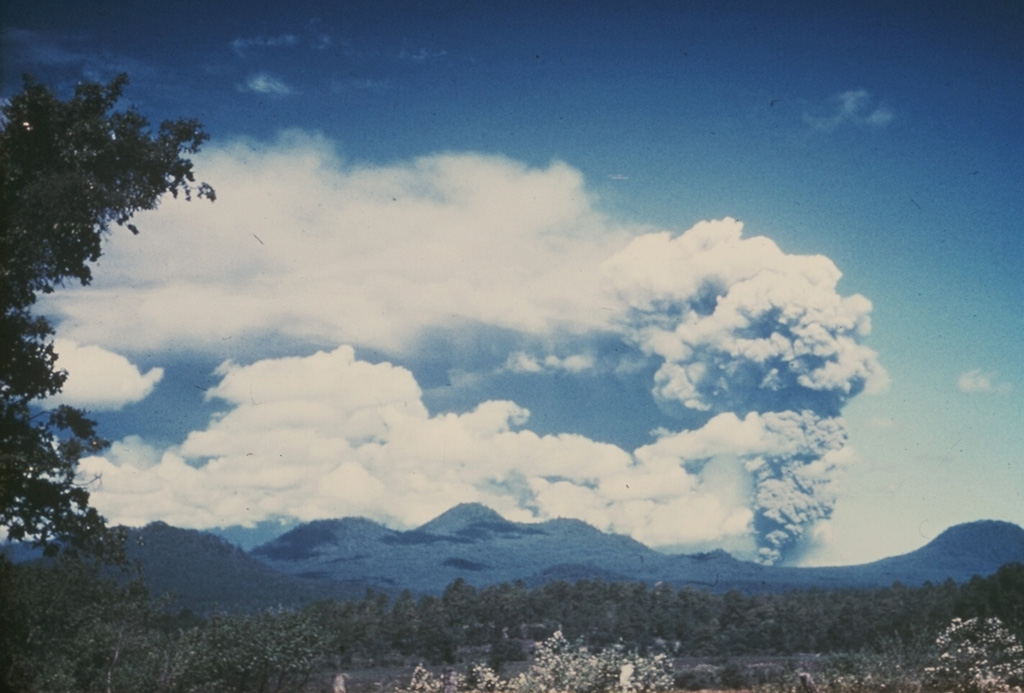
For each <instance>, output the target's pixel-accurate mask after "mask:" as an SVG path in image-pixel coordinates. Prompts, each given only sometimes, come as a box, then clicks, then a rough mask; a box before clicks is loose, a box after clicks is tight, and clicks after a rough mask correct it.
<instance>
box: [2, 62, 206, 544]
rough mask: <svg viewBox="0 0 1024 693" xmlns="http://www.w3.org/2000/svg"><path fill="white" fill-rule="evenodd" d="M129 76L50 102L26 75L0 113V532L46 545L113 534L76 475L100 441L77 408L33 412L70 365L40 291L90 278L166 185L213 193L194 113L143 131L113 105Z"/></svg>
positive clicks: (188, 192)
mask: <svg viewBox="0 0 1024 693" xmlns="http://www.w3.org/2000/svg"><path fill="white" fill-rule="evenodd" d="M127 84H128V78H127V77H126V76H125V75H120V76H118V77H117V78H115V79H114V80H112V81H111V82H109V83H108V84H99V83H94V82H90V83H84V84H80V85H79V86H78V87H77V88H76V89H75V92H74V95H73V96H72V97H71V98H70V99H68V100H61V99H59V98H58V97H57V96H56V95H55V94H54V93H53V92H52V91H51V90H50V89H49V88H47V87H46V86H44V85H42V84H39V83H37V82H35V81H34V80H32V79H31V78H30V77H27V76H26V77H25V82H24V87H23V89H22V91H21V92H20V93H19V94H17V95H15V96H14V97H12V98H11V99H10V101H9V102H8V103H6V104H4V106H3V108H2V120H0V128H2V129H0V308H2V314H0V527H3V528H4V529H5V530H6V532H7V534H8V536H9V537H10V538H11V539H15V540H26V541H31V542H33V543H34V544H35V545H37V546H43V547H45V548H46V549H47V550H48V551H49V552H50V553H53V552H55V551H56V550H57V543H58V542H59V543H63V544H65V545H67V546H79V547H86V546H91V547H92V548H94V549H95V548H100V547H102V546H103V545H104V544H106V543H109V542H110V541H111V540H112V536H111V534H110V533H109V532H108V531H107V530H106V525H105V521H104V519H103V518H102V517H101V516H100V515H99V514H98V513H97V512H96V510H95V509H94V508H92V507H90V506H89V493H88V490H87V489H86V488H85V487H84V486H83V485H82V484H80V483H78V482H77V481H76V474H77V464H78V460H79V459H81V458H82V457H83V456H84V455H87V454H93V453H96V452H98V451H100V450H102V449H103V448H104V447H105V446H106V445H107V443H106V441H104V440H101V439H100V438H98V437H97V435H96V432H95V423H94V422H93V421H91V420H90V419H89V418H88V417H87V416H86V414H85V412H83V411H81V410H78V409H75V408H72V407H69V406H59V407H56V408H53V409H50V410H45V411H44V410H41V409H40V406H39V400H40V399H41V398H45V397H47V396H51V395H54V394H57V393H58V392H60V390H61V388H62V386H63V384H64V381H65V379H66V377H67V374H66V372H65V371H63V370H61V369H60V368H58V367H57V364H56V360H57V356H56V354H55V353H54V350H53V341H52V339H51V337H52V335H53V328H52V326H51V325H50V323H49V322H48V321H47V320H46V318H45V317H42V316H37V315H33V313H32V306H33V305H34V304H35V301H36V298H37V296H38V294H39V293H44V294H46V293H51V292H52V291H54V289H56V288H57V287H60V286H62V285H64V284H66V283H68V282H75V281H77V282H78V283H80V284H83V285H86V284H89V283H90V281H91V280H92V273H91V270H90V263H92V262H95V261H96V260H97V259H99V257H100V255H101V252H102V241H103V238H104V236H105V235H106V234H107V233H108V232H109V231H110V227H111V225H112V224H113V225H117V226H127V228H128V229H129V230H130V231H131V232H132V233H138V229H137V228H136V227H135V225H134V224H132V223H131V219H132V217H133V216H134V214H135V213H136V212H138V211H142V210H150V209H155V208H156V207H157V205H158V203H159V201H160V198H161V197H162V196H163V195H164V193H171V195H172V196H174V197H177V196H178V195H179V194H182V195H184V196H185V197H186V198H187V199H191V198H192V197H193V196H195V197H205V198H207V199H210V200H213V199H214V191H213V188H211V187H210V186H209V185H207V184H206V183H199V184H196V183H195V178H194V175H193V170H192V162H191V160H190V159H189V158H187V157H188V155H191V154H195V153H196V152H197V151H198V150H199V147H200V146H201V145H202V143H203V142H205V141H206V140H207V139H208V135H207V134H206V133H205V132H203V130H202V126H201V125H200V124H199V122H198V121H196V120H174V121H164V122H163V123H161V124H160V127H159V128H158V129H157V130H156V131H153V130H152V129H151V128H150V126H149V122H148V120H147V119H146V118H145V117H143V116H142V115H141V114H140V113H139V112H138V111H136V110H135V109H134V108H128V109H124V110H115V106H116V105H117V102H118V100H119V99H120V98H121V95H122V93H123V90H124V87H125V86H126V85H127Z"/></svg>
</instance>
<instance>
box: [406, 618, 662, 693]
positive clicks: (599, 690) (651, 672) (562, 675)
mask: <svg viewBox="0 0 1024 693" xmlns="http://www.w3.org/2000/svg"><path fill="white" fill-rule="evenodd" d="M454 683H455V685H456V686H457V687H458V690H460V691H469V692H473V693H545V692H549V693H603V692H612V691H615V692H620V693H653V692H654V691H663V690H668V689H670V688H672V660H670V659H669V658H668V657H666V656H665V655H662V654H659V655H656V656H654V657H641V656H640V655H639V654H637V653H636V652H627V651H626V649H625V648H624V647H622V646H621V645H620V646H615V647H611V648H608V649H606V650H604V651H602V652H598V653H592V652H590V651H589V650H588V649H587V648H586V647H584V646H583V644H582V642H576V643H570V642H569V641H568V640H566V639H565V636H563V635H562V633H561V631H559V632H556V633H555V634H554V635H552V636H551V637H550V638H548V639H547V640H545V641H544V642H542V643H540V644H539V645H537V651H536V656H535V657H534V661H533V664H532V665H531V666H530V669H529V670H528V671H526V672H524V673H522V674H520V675H519V676H517V677H515V678H514V679H511V680H504V679H501V678H499V677H498V675H497V674H495V673H494V670H492V669H491V668H490V667H487V666H484V665H482V664H476V665H473V666H472V667H471V668H470V670H469V673H468V675H467V676H464V677H463V676H459V677H458V678H457V679H456V680H455V681H454ZM443 689H444V680H443V679H442V678H441V677H438V676H435V675H433V674H431V673H430V672H428V671H427V670H426V669H424V668H422V667H417V668H416V671H415V672H413V676H412V680H411V681H410V682H409V685H408V687H406V688H399V689H398V693H442V691H443Z"/></svg>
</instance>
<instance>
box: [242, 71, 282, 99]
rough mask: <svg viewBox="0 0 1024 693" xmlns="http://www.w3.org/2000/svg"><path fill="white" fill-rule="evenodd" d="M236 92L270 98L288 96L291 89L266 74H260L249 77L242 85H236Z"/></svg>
mask: <svg viewBox="0 0 1024 693" xmlns="http://www.w3.org/2000/svg"><path fill="white" fill-rule="evenodd" d="M238 90H239V91H242V92H251V93H254V94H268V95H270V96H288V95H289V94H291V93H292V88H291V87H289V86H288V85H287V84H285V83H284V82H282V81H281V80H279V79H278V78H277V77H272V76H270V75H268V74H267V73H266V72H260V73H257V74H255V75H253V76H251V77H250V78H249V79H247V80H246V81H245V82H244V83H243V84H239V85H238Z"/></svg>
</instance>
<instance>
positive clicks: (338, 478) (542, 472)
mask: <svg viewBox="0 0 1024 693" xmlns="http://www.w3.org/2000/svg"><path fill="white" fill-rule="evenodd" d="M218 374H219V375H220V377H221V380H220V382H219V384H218V385H217V386H216V387H214V388H213V389H211V390H210V391H209V393H208V396H209V397H210V398H214V399H217V400H220V401H222V402H223V403H225V404H226V405H227V406H228V407H229V409H228V410H227V412H226V413H224V414H222V415H219V416H216V417H215V418H214V419H212V420H211V421H210V423H209V425H208V426H207V427H206V428H205V429H203V430H199V431H195V432H193V433H192V434H190V435H189V436H188V438H187V439H186V440H185V441H184V442H183V443H182V444H181V445H178V446H176V447H174V448H172V449H169V450H167V451H165V452H164V453H163V454H162V455H159V456H158V454H157V452H156V451H155V450H153V449H152V448H150V447H149V446H147V445H146V444H145V443H144V442H143V441H141V440H139V439H137V438H131V439H126V440H124V441H121V442H119V443H116V444H115V445H114V446H113V447H112V449H111V450H110V452H109V453H108V454H107V455H106V456H105V457H94V458H89V459H87V460H85V461H83V463H82V465H81V472H82V476H83V478H86V479H88V478H92V477H94V476H98V477H100V482H99V484H98V486H97V488H96V489H95V490H94V493H93V502H94V503H95V505H96V507H97V508H98V509H99V510H100V511H101V512H102V513H104V514H105V515H106V516H107V517H108V518H110V520H111V521H113V522H118V523H127V524H142V523H145V522H148V521H150V520H154V519H162V520H164V521H167V522H171V523H172V524H176V525H179V526H183V527H196V528H206V527H213V526H227V525H235V524H240V525H246V524H252V523H255V522H258V521H260V520H263V519H268V518H273V517H281V516H287V517H293V518H297V519H299V520H303V521H308V520H313V519H318V518H329V517H340V516H345V515H363V516H367V517H371V518H374V519H377V520H380V521H382V522H386V523H389V524H392V525H397V526H404V527H409V526H415V525H418V524H420V523H422V522H424V521H426V520H428V519H430V518H431V517H434V516H436V515H437V514H439V513H440V512H442V511H444V510H445V509H447V508H449V507H450V506H452V505H453V504H455V503H458V502H467V501H477V502H483V503H486V504H488V505H490V506H492V507H494V508H495V509H497V510H498V511H499V512H501V513H502V514H504V515H505V516H507V517H509V518H511V519H517V520H530V519H547V518H552V517H561V516H571V517H577V518H580V519H582V520H584V521H587V522H590V523H591V524H593V525H595V526H597V527H599V528H601V529H604V530H608V531H616V532H621V533H625V534H630V535H632V536H634V537H635V538H637V539H638V540H640V541H643V542H645V543H648V544H650V545H654V546H680V545H692V544H695V543H708V542H712V541H730V542H731V543H732V544H733V545H738V544H742V543H743V542H744V541H746V542H748V543H749V544H750V546H753V539H752V536H753V532H754V531H755V529H756V527H755V524H756V522H757V513H761V514H762V515H763V514H767V515H770V516H771V517H773V518H777V524H779V525H782V526H787V527H790V528H794V527H795V528H796V530H799V529H800V527H802V526H803V525H807V524H810V523H812V522H813V521H814V520H815V519H818V518H821V517H824V516H825V515H826V514H827V513H825V512H824V510H823V508H824V507H825V505H827V493H826V491H827V489H828V487H829V484H830V483H831V481H830V479H831V477H830V473H831V471H832V470H833V469H834V468H835V467H837V466H839V465H841V464H842V451H843V431H842V426H841V423H838V422H836V421H832V420H821V419H818V418H817V417H814V416H813V415H811V414H809V413H804V414H798V413H796V412H784V413H781V414H766V415H758V414H749V415H747V416H746V417H745V418H743V419H740V418H738V417H736V416H735V415H733V414H722V415H719V416H716V417H714V418H713V419H712V420H711V421H710V422H709V423H708V424H707V425H706V426H704V427H702V428H700V429H698V430H695V431H684V432H680V433H675V434H665V435H663V436H662V437H660V438H659V439H658V440H657V441H655V442H654V443H652V444H651V445H647V446H644V447H642V448H640V449H638V450H637V451H636V453H635V454H630V453H628V452H626V451H624V450H622V449H620V448H618V447H616V446H614V445H609V444H606V443H599V442H596V441H593V440H589V439H587V438H585V437H583V436H579V435H569V434H563V435H545V436H538V435H537V434H535V433H533V432H531V431H529V430H527V429H525V428H523V427H524V426H525V425H526V424H527V423H528V416H529V413H528V412H527V411H525V410H524V409H522V408H521V407H519V406H517V405H516V404H514V403H513V402H507V401H487V402H484V403H482V404H480V405H479V406H478V407H477V408H476V409H474V410H472V411H470V412H467V413H464V414H437V415H430V414H429V413H428V412H427V410H426V407H425V406H424V405H423V402H422V399H421V391H420V388H419V386H418V384H417V383H416V380H415V378H414V377H413V376H412V374H411V373H410V372H409V371H407V370H406V369H404V368H400V367H397V366H393V365H391V364H388V363H377V364H371V363H368V362H366V361H362V360H359V359H357V358H356V357H355V353H354V351H353V349H352V348H351V347H347V346H343V347H339V348H338V349H336V350H334V351H332V352H319V353H317V354H314V355H312V356H309V357H305V358H281V359H266V360H263V361H259V362H257V363H254V364H252V365H249V366H240V365H237V364H234V363H230V362H226V363H224V364H223V365H222V366H221V367H220V368H219V369H218ZM830 456H832V457H831V458H830ZM783 457H785V458H787V459H796V460H797V461H795V462H792V463H788V464H786V465H778V464H775V463H774V462H772V460H775V459H781V458H783ZM158 458H159V459H158ZM780 470H781V471H780ZM513 488H515V489H516V492H512V490H513Z"/></svg>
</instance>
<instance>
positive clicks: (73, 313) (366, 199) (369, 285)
mask: <svg viewBox="0 0 1024 693" xmlns="http://www.w3.org/2000/svg"><path fill="white" fill-rule="evenodd" d="M332 151H333V147H332V145H331V143H330V142H327V141H325V140H323V139H321V138H318V137H315V136H308V135H304V134H299V133H292V134H289V135H286V136H284V137H283V138H282V139H281V140H280V141H279V142H278V143H276V144H275V145H273V146H265V145H260V144H256V143H251V142H237V143H235V144H233V145H230V146H228V147H225V148H220V149H212V150H211V151H210V152H208V153H207V154H205V155H204V157H203V159H202V160H201V161H200V162H199V164H197V168H198V174H199V175H200V176H201V177H202V178H203V179H204V180H208V181H209V182H210V183H211V184H213V185H214V187H216V189H217V202H216V203H214V204H213V205H209V204H205V203H202V202H193V203H184V202H180V201H174V200H168V201H165V203H164V205H162V207H161V209H160V210H159V212H158V213H157V214H143V215H140V219H139V221H138V225H139V227H140V228H141V229H142V233H141V234H140V235H139V236H137V237H136V236H131V235H129V234H124V235H117V234H114V235H113V236H112V237H111V238H110V239H109V243H108V245H107V247H106V253H105V256H104V257H103V258H102V259H101V262H100V267H99V268H98V271H97V272H96V279H95V281H94V284H93V285H92V286H91V287H89V288H88V289H87V290H77V289H69V290H67V291H62V292H59V293H58V294H56V295H54V296H53V297H51V299H50V300H49V301H48V305H47V309H48V310H50V311H51V312H54V311H56V312H57V313H61V314H63V318H64V320H63V322H62V329H63V330H66V334H68V335H69V336H72V337H73V338H75V339H78V340H79V341H83V342H90V343H98V344H107V345H111V346H113V345H116V346H117V348H122V349H132V350H143V349H146V350H151V349H159V348H162V347H165V346H167V345H178V344H188V345H189V347H190V348H202V349H206V350H210V351H214V352H217V353H222V351H221V350H222V349H223V348H224V346H225V341H224V340H226V339H229V338H230V339H233V340H235V342H234V343H236V344H237V343H238V341H240V340H243V339H245V338H247V337H255V336H260V335H262V336H265V335H268V334H272V335H286V336H289V337H294V338H298V339H313V340H316V341H317V343H320V344H324V343H333V344H340V343H354V344H358V345H360V346H366V347H373V348H377V349H383V350H387V351H391V352H395V351H400V350H401V349H403V348H405V347H407V346H408V344H409V342H410V339H412V338H413V337H414V336H416V335H417V334H419V333H421V332H422V331H423V330H424V329H427V328H441V329H449V330H451V329H456V328H458V327H460V326H461V325H465V324H471V323H478V324H486V325H493V326H496V327H499V328H506V329H511V330H517V331H522V332H526V333H532V334H548V333H550V332H551V331H553V330H555V329H563V330H567V331H569V332H574V333H581V332H586V331H590V330H592V329H595V328H603V327H607V324H608V311H607V310H605V308H606V306H607V300H606V297H605V295H604V294H603V288H602V286H601V277H600V273H599V272H598V271H597V267H598V266H599V264H600V262H601V261H602V260H604V259H605V258H607V257H608V256H609V255H610V254H612V253H613V252H614V251H615V250H618V249H619V248H621V247H622V246H623V245H624V244H625V242H626V240H628V238H629V236H630V235H631V233H634V232H635V230H633V229H627V228H623V227H617V226H615V225H613V224H611V223H609V222H608V221H607V220H606V219H605V218H603V217H602V216H601V215H600V214H599V213H598V212H596V211H595V210H594V209H593V207H592V205H591V200H590V198H589V195H588V193H587V192H586V190H585V189H584V186H583V180H582V177H581V176H580V174H579V172H578V171H575V170H574V169H572V168H570V167H568V166H566V165H564V164H560V163H554V164H552V165H550V166H549V167H547V168H544V169H531V168H528V167H526V166H524V165H522V164H519V163H517V162H513V161H510V160H508V159H504V158H500V157H488V156H480V155H474V154H465V155H441V156H430V157H424V158H422V159H417V160H415V161H412V162H408V163H402V164H396V165H394V166H382V167H359V166H351V165H347V164H345V163H343V162H341V161H339V160H338V159H337V158H335V157H334V156H333V155H332ZM186 248H187V249H188V251H187V252H184V251H183V249H186ZM128 287H131V288H130V289H129V288H128ZM195 306H202V307H203V309H202V310H201V311H197V310H195Z"/></svg>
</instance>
